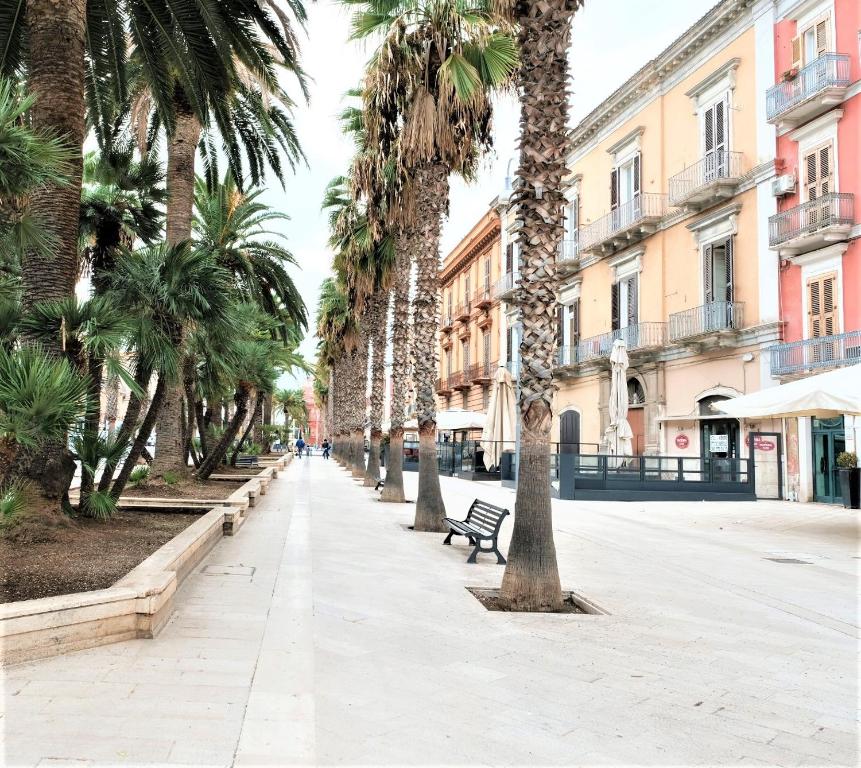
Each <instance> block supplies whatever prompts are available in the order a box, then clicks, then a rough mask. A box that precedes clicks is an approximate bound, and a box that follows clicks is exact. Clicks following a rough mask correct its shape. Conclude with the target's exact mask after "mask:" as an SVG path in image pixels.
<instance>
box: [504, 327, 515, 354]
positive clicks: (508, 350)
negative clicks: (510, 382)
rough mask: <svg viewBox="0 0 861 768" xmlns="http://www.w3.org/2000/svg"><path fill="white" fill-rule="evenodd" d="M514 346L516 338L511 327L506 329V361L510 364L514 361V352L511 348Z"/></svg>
mask: <svg viewBox="0 0 861 768" xmlns="http://www.w3.org/2000/svg"><path fill="white" fill-rule="evenodd" d="M513 345H514V338H513V334H512V333H511V328H510V327H509V328H506V329H505V361H506V362H508V363H510V362H511V361H512V360H514V350H513V349H512V348H511V347H512V346H513Z"/></svg>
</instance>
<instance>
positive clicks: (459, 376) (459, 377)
mask: <svg viewBox="0 0 861 768" xmlns="http://www.w3.org/2000/svg"><path fill="white" fill-rule="evenodd" d="M448 386H449V389H469V388H470V387H471V386H472V382H471V381H470V380H469V379H468V378H467V377H466V375H465V374H464V372H463V371H457V373H453V374H451V375H450V376H449V377H448Z"/></svg>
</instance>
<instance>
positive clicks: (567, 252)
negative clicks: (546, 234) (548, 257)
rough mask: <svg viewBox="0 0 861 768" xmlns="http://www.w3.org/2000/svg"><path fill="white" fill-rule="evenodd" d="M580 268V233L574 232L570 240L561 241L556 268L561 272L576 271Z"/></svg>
mask: <svg viewBox="0 0 861 768" xmlns="http://www.w3.org/2000/svg"><path fill="white" fill-rule="evenodd" d="M579 268H580V233H579V232H574V233H572V234H571V235H570V239H569V240H563V241H562V242H561V243H559V256H558V257H557V259H556V269H557V272H559V273H568V272H574V271H576V270H578V269H579Z"/></svg>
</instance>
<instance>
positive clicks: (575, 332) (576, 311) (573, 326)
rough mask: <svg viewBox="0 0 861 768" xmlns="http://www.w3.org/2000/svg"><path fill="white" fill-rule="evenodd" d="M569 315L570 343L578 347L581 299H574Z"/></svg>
mask: <svg viewBox="0 0 861 768" xmlns="http://www.w3.org/2000/svg"><path fill="white" fill-rule="evenodd" d="M568 317H569V320H568V338H569V341H568V344H569V345H570V346H572V347H576V346H577V345H578V344H579V343H580V299H574V303H573V304H572V305H571V308H570V310H569V316H568Z"/></svg>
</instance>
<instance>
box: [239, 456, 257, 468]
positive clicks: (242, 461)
mask: <svg viewBox="0 0 861 768" xmlns="http://www.w3.org/2000/svg"><path fill="white" fill-rule="evenodd" d="M236 466H237V467H259V466H260V464H258V463H257V457H256V456H237V457H236Z"/></svg>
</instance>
